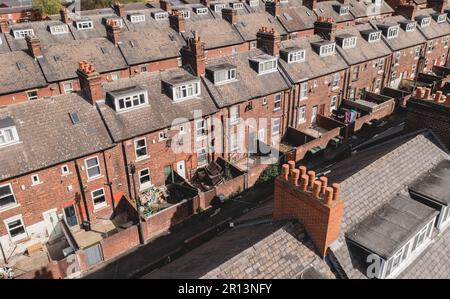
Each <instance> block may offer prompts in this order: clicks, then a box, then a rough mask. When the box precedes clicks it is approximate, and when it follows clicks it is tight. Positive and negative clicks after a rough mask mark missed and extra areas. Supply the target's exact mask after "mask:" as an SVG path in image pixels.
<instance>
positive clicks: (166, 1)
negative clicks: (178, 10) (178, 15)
mask: <svg viewBox="0 0 450 299" xmlns="http://www.w3.org/2000/svg"><path fill="white" fill-rule="evenodd" d="M159 7H160V8H161V9H162V10H164V11H167V12H171V11H172V3H170V0H161V1H159Z"/></svg>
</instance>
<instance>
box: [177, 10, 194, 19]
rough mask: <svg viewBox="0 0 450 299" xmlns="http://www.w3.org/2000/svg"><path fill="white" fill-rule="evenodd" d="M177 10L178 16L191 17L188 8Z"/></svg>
mask: <svg viewBox="0 0 450 299" xmlns="http://www.w3.org/2000/svg"><path fill="white" fill-rule="evenodd" d="M178 12H179V13H180V16H182V17H183V19H189V18H190V17H191V12H190V11H189V10H186V9H182V10H178Z"/></svg>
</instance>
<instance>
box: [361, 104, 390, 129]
mask: <svg viewBox="0 0 450 299" xmlns="http://www.w3.org/2000/svg"><path fill="white" fill-rule="evenodd" d="M394 109H395V101H394V100H389V101H386V102H384V103H382V104H380V108H379V109H377V110H376V111H374V112H372V113H370V114H367V115H364V116H362V117H360V118H358V119H357V120H356V121H355V126H354V131H358V130H360V129H361V127H362V126H363V125H364V124H365V123H366V122H369V121H371V120H374V119H381V118H384V117H386V116H388V115H391V114H392V113H393V112H394Z"/></svg>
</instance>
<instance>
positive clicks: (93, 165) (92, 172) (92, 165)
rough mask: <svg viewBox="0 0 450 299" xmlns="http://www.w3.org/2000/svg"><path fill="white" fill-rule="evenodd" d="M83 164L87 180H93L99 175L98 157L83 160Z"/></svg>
mask: <svg viewBox="0 0 450 299" xmlns="http://www.w3.org/2000/svg"><path fill="white" fill-rule="evenodd" d="M84 164H85V166H86V174H87V177H88V179H90V180H91V179H95V178H97V177H99V176H100V175H101V171H100V163H99V161H98V157H92V158H89V159H86V160H84Z"/></svg>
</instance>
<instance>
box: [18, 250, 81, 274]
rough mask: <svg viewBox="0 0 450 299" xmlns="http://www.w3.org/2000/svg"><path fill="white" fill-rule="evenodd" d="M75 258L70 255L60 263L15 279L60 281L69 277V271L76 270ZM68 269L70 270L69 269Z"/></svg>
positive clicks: (55, 262) (54, 262)
mask: <svg viewBox="0 0 450 299" xmlns="http://www.w3.org/2000/svg"><path fill="white" fill-rule="evenodd" d="M73 263H77V258H76V257H75V255H71V256H68V257H66V258H65V259H62V260H60V261H53V262H51V263H49V264H48V265H46V266H45V267H41V268H39V269H36V270H34V271H31V272H28V273H25V274H22V275H20V276H18V277H16V278H17V279H61V278H65V277H67V276H69V275H70V274H71V273H69V272H70V271H72V269H73V270H75V271H76V269H78V268H79V267H77V265H76V264H73ZM69 267H70V268H69Z"/></svg>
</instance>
